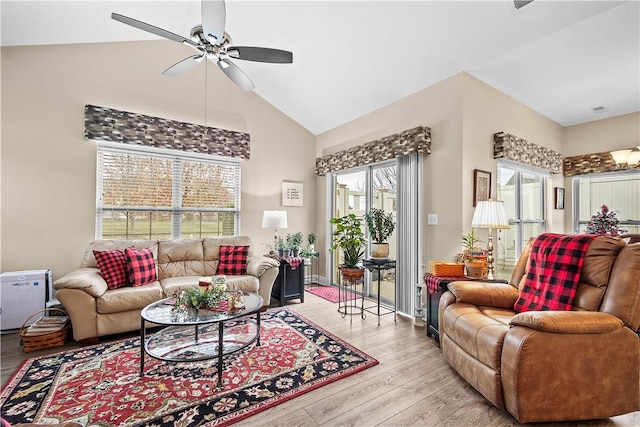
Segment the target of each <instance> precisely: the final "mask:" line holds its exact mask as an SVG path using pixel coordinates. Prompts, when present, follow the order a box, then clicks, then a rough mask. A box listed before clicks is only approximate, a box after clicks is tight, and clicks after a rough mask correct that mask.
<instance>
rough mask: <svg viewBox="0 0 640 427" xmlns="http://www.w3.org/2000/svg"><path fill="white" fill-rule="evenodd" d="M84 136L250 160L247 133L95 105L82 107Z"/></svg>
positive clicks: (96, 139)
mask: <svg viewBox="0 0 640 427" xmlns="http://www.w3.org/2000/svg"><path fill="white" fill-rule="evenodd" d="M84 136H85V137H86V138H87V139H92V140H95V141H109V142H120V143H124V144H134V145H143V146H147V147H156V148H168V149H172V150H181V151H189V152H195V153H202V154H213V155H217V156H226V157H236V158H240V159H248V158H249V157H250V137H249V134H248V133H243V132H235V131H231V130H226V129H218V128H212V127H207V126H201V125H196V124H193V123H184V122H178V121H175V120H169V119H162V118H159V117H153V116H145V115H144V114H137V113H130V112H128V111H120V110H114V109H111V108H104V107H96V106H94V105H86V106H85V107H84Z"/></svg>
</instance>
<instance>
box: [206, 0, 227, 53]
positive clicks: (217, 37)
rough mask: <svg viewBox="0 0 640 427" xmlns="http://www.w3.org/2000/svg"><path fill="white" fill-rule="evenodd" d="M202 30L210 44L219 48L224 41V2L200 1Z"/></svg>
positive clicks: (225, 9)
mask: <svg viewBox="0 0 640 427" xmlns="http://www.w3.org/2000/svg"><path fill="white" fill-rule="evenodd" d="M200 13H201V14H202V16H201V19H202V29H203V30H204V36H205V37H206V38H207V40H209V42H210V43H211V44H214V45H216V46H220V45H221V44H222V42H223V40H224V26H225V21H226V16H227V8H226V6H225V4H224V0H202V10H201V12H200Z"/></svg>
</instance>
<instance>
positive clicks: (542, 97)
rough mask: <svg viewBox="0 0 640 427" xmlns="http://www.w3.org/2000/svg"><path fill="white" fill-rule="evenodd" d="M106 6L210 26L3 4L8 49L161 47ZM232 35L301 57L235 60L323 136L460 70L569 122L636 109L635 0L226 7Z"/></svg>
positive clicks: (83, 7) (178, 14) (181, 26)
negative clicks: (117, 44)
mask: <svg viewBox="0 0 640 427" xmlns="http://www.w3.org/2000/svg"><path fill="white" fill-rule="evenodd" d="M111 12H117V13H119V14H122V15H126V16H129V17H132V18H135V19H138V20H141V21H144V22H147V23H149V24H152V25H155V26H157V27H161V28H164V29H166V30H168V31H171V32H173V33H176V34H179V35H183V36H186V37H188V36H189V33H190V31H191V28H192V27H194V26H195V25H198V24H200V23H201V19H200V2H199V1H192V0H183V1H151V0H146V1H101V0H86V1H56V0H46V1H31V0H26V1H25V0H20V1H10V0H2V3H1V14H2V15H1V19H2V30H1V37H2V38H1V42H2V46H18V45H43V44H44V45H46V44H65V43H99V42H113V41H133V40H154V39H159V37H156V36H153V35H151V34H148V33H145V32H143V31H140V30H137V29H134V28H131V27H129V26H126V25H124V24H122V23H119V22H116V21H114V20H112V19H111V18H110V15H111ZM226 29H227V31H228V32H229V34H230V35H231V37H232V38H233V42H234V44H236V45H250V46H267V47H274V48H280V49H286V50H290V51H293V53H294V63H293V64H291V65H280V64H263V63H256V62H248V61H236V64H237V65H238V66H240V67H241V68H242V69H243V70H244V71H245V73H246V74H247V75H248V76H249V77H250V78H251V79H252V80H253V81H254V83H255V85H256V89H255V92H256V93H257V94H258V95H259V96H261V97H262V98H264V99H265V100H266V101H268V102H269V103H271V104H272V105H274V106H275V107H277V108H278V109H280V110H281V111H282V112H284V113H285V114H286V115H288V116H289V117H291V118H292V119H293V120H295V121H297V122H298V123H300V124H301V125H302V126H304V127H305V128H307V129H308V130H309V131H311V132H312V133H314V134H320V133H322V132H324V131H327V130H330V129H332V128H335V127H337V126H340V125H341V124H343V123H346V122H348V121H350V120H353V119H355V118H358V117H360V116H363V115H365V114H367V113H369V112H371V111H374V110H376V109H379V108H381V107H384V106H385V105H388V104H390V103H392V102H394V101H397V100H399V99H401V98H403V97H405V96H407V95H410V94H412V93H415V92H417V91H419V90H421V89H423V88H426V87H429V86H431V85H433V84H435V83H437V82H439V81H441V80H443V79H446V78H448V77H450V76H452V75H454V74H457V73H459V72H461V71H466V72H467V73H469V74H471V75H473V76H475V77H476V78H478V79H480V80H482V81H484V82H486V83H487V84H489V85H491V86H493V87H494V88H496V89H498V90H500V91H501V92H504V93H506V94H507V95H509V96H511V97H513V98H515V99H516V100H518V101H520V102H521V103H523V104H525V105H527V106H529V107H530V108H532V109H533V110H535V111H537V112H539V113H541V114H542V115H544V116H546V117H548V118H549V119H551V120H553V121H555V122H557V123H559V124H561V125H564V126H568V125H574V124H578V123H584V122H588V121H593V120H598V119H601V118H606V117H612V116H618V115H622V114H627V113H631V112H636V111H639V110H640V77H639V76H640V3H639V2H638V1H590V0H587V1H560V0H558V1H545V0H536V1H534V2H532V3H530V4H529V5H527V6H525V7H523V8H521V9H519V10H518V9H516V8H515V7H514V3H513V1H510V0H498V1H397V0H386V1H381V0H379V1H367V0H352V1H327V0H322V1H314V0H289V1H280V0H278V1H271V0H263V1H246V0H227V23H226ZM192 54H193V51H192V50H191V49H189V48H187V47H185V48H184V56H179V57H176V56H175V52H172V53H167V58H166V65H167V67H168V66H170V65H172V64H174V63H176V62H178V61H179V60H181V59H182V58H184V57H187V56H189V55H192ZM144 55H145V52H144V51H141V52H140V56H141V57H144ZM162 71H163V70H162V69H149V73H161V72H162ZM214 71H216V72H219V70H216V69H214ZM167 78H183V79H189V78H190V76H189V73H185V74H183V75H180V76H178V77H167ZM198 84H199V83H198ZM597 107H604V111H602V112H599V113H596V112H594V111H593V109H594V108H597Z"/></svg>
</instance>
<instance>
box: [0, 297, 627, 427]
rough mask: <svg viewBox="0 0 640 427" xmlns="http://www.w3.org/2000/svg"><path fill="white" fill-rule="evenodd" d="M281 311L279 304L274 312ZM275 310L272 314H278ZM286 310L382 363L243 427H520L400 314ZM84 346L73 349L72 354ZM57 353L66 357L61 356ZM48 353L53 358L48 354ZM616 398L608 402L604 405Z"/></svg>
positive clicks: (14, 352) (331, 307)
mask: <svg viewBox="0 0 640 427" xmlns="http://www.w3.org/2000/svg"><path fill="white" fill-rule="evenodd" d="M273 306H275V305H273ZM273 306H272V307H273ZM286 307H287V308H288V309H291V310H293V311H296V312H297V313H299V314H301V315H302V316H304V317H306V318H308V319H309V320H311V321H313V322H314V323H316V324H318V325H319V326H321V327H323V328H324V329H326V330H328V331H329V332H331V333H333V334H334V335H337V336H338V337H340V338H342V339H344V340H345V341H347V342H349V343H351V344H352V345H354V346H356V347H357V348H359V349H360V350H362V351H364V352H365V353H367V354H369V355H370V356H373V357H375V358H376V359H378V361H379V362H380V363H379V365H377V366H374V367H372V368H369V369H367V370H364V371H362V372H360V373H357V374H355V375H352V376H350V377H347V378H344V379H342V380H339V381H336V382H334V383H331V384H328V385H326V386H323V387H320V388H318V389H316V390H314V391H311V392H309V393H307V394H304V395H302V396H299V397H297V398H295V399H292V400H290V401H287V402H284V403H282V404H280V405H277V406H275V407H273V408H271V409H268V410H266V411H263V412H261V413H259V414H257V415H255V416H253V417H251V418H247V419H246V420H242V421H240V422H239V423H237V424H236V425H238V426H269V427H272V426H286V427H291V426H367V427H368V426H434V425H447V426H513V425H518V424H517V423H516V421H515V420H514V419H513V418H512V417H511V416H510V415H509V414H507V413H506V412H503V411H500V410H498V409H496V408H494V407H493V406H491V405H490V404H489V403H488V402H487V401H486V400H485V399H484V398H483V397H482V396H481V395H480V394H479V393H477V392H476V391H475V390H474V389H473V388H471V387H470V386H469V385H467V383H466V382H465V381H464V380H462V379H461V378H460V377H459V376H458V375H457V374H456V373H455V372H454V371H453V369H451V367H449V365H448V364H447V363H446V362H445V360H444V358H443V357H442V352H441V351H440V348H439V347H437V346H436V345H435V343H434V341H433V339H432V338H427V337H426V335H425V330H424V327H419V326H414V325H413V322H412V320H408V319H405V318H402V317H400V316H399V317H398V319H397V322H394V320H393V315H386V316H382V318H381V323H380V326H379V327H378V326H376V325H377V319H376V317H375V316H373V315H371V314H368V316H367V318H366V319H365V320H361V319H360V318H359V317H354V318H353V319H349V317H346V318H342V317H341V316H340V314H339V313H338V312H337V304H333V303H330V302H328V301H326V300H323V299H321V298H319V297H316V296H314V295H312V294H309V293H307V294H306V295H305V302H304V304H300V303H299V302H298V301H297V300H294V301H291V302H289V303H288V304H287V305H286ZM18 338H19V336H18V335H17V334H12V335H3V336H2V337H1V344H2V360H1V361H2V384H3V385H4V384H5V383H6V382H7V381H8V379H9V377H10V375H11V374H12V373H13V372H14V371H15V369H17V367H18V366H19V364H20V363H21V362H22V360H24V359H25V358H26V357H28V356H29V357H30V356H35V355H38V354H41V353H29V354H24V353H23V352H22V351H21V349H20V346H19V340H18ZM75 346H77V344H76V343H73V342H72V343H68V344H66V346H65V348H71V347H75ZM53 351H60V349H59V348H58V349H54V350H51V351H50V352H53ZM42 353H46V351H43V352H42ZM607 398H611V399H615V396H603V399H607ZM544 425H549V426H558V427H560V426H575V425H580V426H640V412H635V413H633V414H628V415H624V416H619V417H615V418H612V419H608V420H597V421H591V422H581V423H579V424H578V423H555V424H536V426H544Z"/></svg>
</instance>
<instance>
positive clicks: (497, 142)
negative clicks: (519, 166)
mask: <svg viewBox="0 0 640 427" xmlns="http://www.w3.org/2000/svg"><path fill="white" fill-rule="evenodd" d="M493 158H494V159H509V160H514V161H516V162H520V163H524V164H526V165H529V166H535V167H537V168H541V169H545V170H548V171H549V172H551V173H561V172H562V155H561V154H560V153H556V152H555V151H553V150H551V149H549V148H545V147H541V146H539V145H536V144H534V143H532V142H529V141H526V140H524V139H522V138H518V137H517V136H515V135H511V134H508V133H506V132H498V133H496V134H494V135H493Z"/></svg>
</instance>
